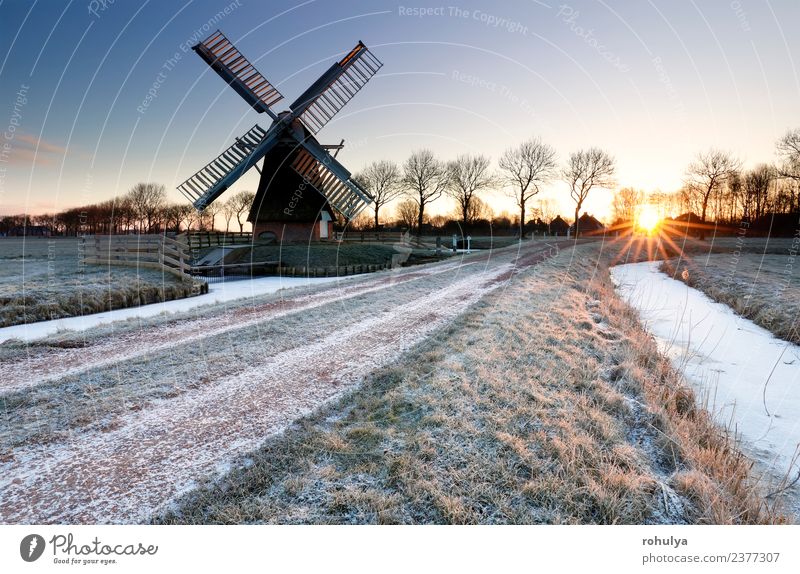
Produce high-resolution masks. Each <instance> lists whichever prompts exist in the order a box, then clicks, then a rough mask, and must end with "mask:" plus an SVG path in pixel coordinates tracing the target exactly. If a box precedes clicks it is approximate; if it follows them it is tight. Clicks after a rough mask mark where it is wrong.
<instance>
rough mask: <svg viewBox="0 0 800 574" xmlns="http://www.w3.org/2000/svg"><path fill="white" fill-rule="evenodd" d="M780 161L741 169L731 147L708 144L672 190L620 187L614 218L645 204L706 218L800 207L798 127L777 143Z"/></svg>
mask: <svg viewBox="0 0 800 574" xmlns="http://www.w3.org/2000/svg"><path fill="white" fill-rule="evenodd" d="M776 155H777V159H778V161H777V162H776V163H775V164H767V163H761V164H758V165H756V166H754V167H753V168H751V169H747V170H744V169H742V161H741V160H740V159H739V158H737V157H735V156H734V155H733V154H732V153H729V152H726V151H722V150H718V149H710V150H708V151H705V152H701V153H698V154H697V156H695V158H694V160H692V162H691V163H690V164H689V165H688V167H687V169H686V173H685V178H684V184H683V187H682V188H681V189H680V190H679V191H677V192H674V193H654V194H649V195H647V194H645V193H644V192H643V191H640V190H635V189H632V188H623V189H620V190H619V191H618V192H617V193H616V194H615V196H614V200H613V204H612V208H613V213H614V218H615V221H616V222H622V221H629V220H632V219H633V218H634V217H635V214H636V212H637V210H638V209H639V208H640V207H641V205H643V204H645V203H648V204H650V205H653V206H656V207H658V208H659V210H660V212H661V215H669V214H674V213H676V212H680V213H682V214H685V215H689V214H694V216H696V217H697V219H698V220H699V221H700V223H701V226H700V227H699V233H698V235H699V236H700V237H703V235H704V233H703V229H704V224H708V223H722V224H730V225H736V224H737V223H741V222H746V223H747V224H748V225H749V224H750V223H751V222H758V221H759V220H761V219H762V218H764V217H766V216H770V217H774V216H775V215H781V214H796V213H798V212H800V129H794V130H790V131H788V132H787V133H786V134H785V135H784V136H783V137H782V138H781V139H780V140H779V141H778V142H777V143H776Z"/></svg>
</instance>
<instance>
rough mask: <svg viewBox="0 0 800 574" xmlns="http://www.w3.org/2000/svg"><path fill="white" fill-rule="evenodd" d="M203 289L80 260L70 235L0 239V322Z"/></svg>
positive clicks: (76, 242)
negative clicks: (68, 236)
mask: <svg viewBox="0 0 800 574" xmlns="http://www.w3.org/2000/svg"><path fill="white" fill-rule="evenodd" d="M202 290H203V289H202V287H200V285H199V284H196V283H192V282H188V281H187V282H181V281H180V280H179V279H177V278H175V277H173V276H172V275H170V274H165V273H162V272H160V271H158V270H154V269H136V268H132V267H116V266H114V267H108V266H101V265H83V264H82V263H81V253H80V242H79V240H78V239H75V238H53V239H46V238H26V239H24V240H23V239H22V238H19V239H17V238H2V239H0V327H7V326H10V325H19V324H23V323H32V322H35V321H44V320H49V319H60V318H63V317H75V316H80V315H86V314H89V313H97V312H101V311H109V310H111V309H120V308H124V307H135V306H138V305H144V304H148V303H155V302H159V301H168V300H171V299H180V298H183V297H188V296H191V295H193V294H197V293H199V292H201V291H202Z"/></svg>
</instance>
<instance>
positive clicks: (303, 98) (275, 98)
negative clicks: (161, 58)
mask: <svg viewBox="0 0 800 574" xmlns="http://www.w3.org/2000/svg"><path fill="white" fill-rule="evenodd" d="M192 49H193V50H194V51H195V52H197V54H198V55H199V56H200V57H201V58H203V60H205V62H206V63H207V64H208V65H209V66H211V69H213V70H214V71H215V72H216V73H217V74H219V75H220V76H221V77H222V79H223V80H225V82H226V83H227V84H228V85H229V86H230V87H231V88H233V89H234V91H236V93H238V94H239V95H240V96H241V97H242V98H243V99H244V100H245V101H246V102H247V103H248V104H249V105H250V106H251V107H252V108H253V109H254V110H256V111H257V112H259V113H266V114H267V115H268V116H269V117H271V118H272V124H271V125H270V127H269V128H268V129H264V128H262V127H261V126H259V125H258V124H256V125H254V126H253V127H252V128H250V129H249V130H248V131H247V132H246V133H244V134H243V135H242V136H241V137H238V138H236V141H235V142H234V143H233V145H231V146H230V147H229V148H227V149H226V150H225V151H223V152H222V153H221V154H220V155H219V156H218V157H217V158H215V159H214V160H212V161H211V162H210V163H209V164H208V165H206V166H205V167H203V168H202V169H201V170H200V171H198V172H197V173H195V174H194V175H193V176H192V177H190V178H189V179H187V180H186V181H184V182H183V183H182V184H180V185H179V186H178V190H179V191H180V192H181V193H182V194H183V195H184V196H186V198H187V199H189V201H191V202H192V205H194V207H195V208H196V209H197V210H203V209H205V208H206V207H207V206H208V205H210V204H211V203H212V202H213V201H214V200H215V199H217V198H218V197H219V196H220V195H222V194H223V193H224V192H225V190H226V189H228V188H229V187H230V186H231V185H233V183H234V182H236V180H238V179H239V178H240V177H242V175H244V174H245V172H247V171H248V170H249V169H250V168H252V167H254V166H255V167H256V169H259V167H258V165H257V164H258V162H260V161H261V160H262V159H263V164H262V167H261V168H260V169H259V171H260V173H261V179H260V181H259V185H258V191H257V192H256V197H255V200H254V201H253V205H252V207H251V208H250V213H249V215H248V218H247V219H248V221H250V222H251V223H252V224H253V237H254V238H259V239H281V240H283V241H295V240H299V241H308V240H309V239H317V240H318V239H326V238H329V237H331V236H332V228H333V223H332V212H331V211H330V210H331V208H332V209H335V210H336V211H337V212H339V213H340V214H342V215H343V216H344V217H345V219H347V220H351V219H353V218H354V217H355V216H356V215H358V214H359V213H360V212H361V210H363V209H364V208H365V207H367V206H368V205H370V204H371V203H372V197H371V196H370V194H369V193H368V192H367V190H365V189H364V188H363V187H362V186H361V185H360V184H359V183H358V182H357V181H355V180H353V178H352V177H351V174H350V172H349V171H347V169H345V167H344V166H343V165H342V164H341V163H339V162H338V161H336V159H335V154H334V155H331V154H330V152H329V151H328V150H329V149H335V150H336V153H338V150H339V149H341V148H342V145H343V142H344V140H342V143H340V144H337V145H321V144H320V143H319V142H318V141H317V139H316V138H315V136H316V134H317V133H318V132H319V131H320V130H321V129H322V128H323V127H324V126H325V125H326V124H327V123H328V122H329V121H330V120H331V119H332V118H333V117H334V116H335V115H336V114H337V113H338V112H339V111H340V110H341V109H342V108H343V107H344V106H345V105H346V104H347V102H349V101H350V99H352V98H353V96H355V95H356V93H357V92H358V91H359V90H361V88H363V87H364V85H365V84H366V83H367V82H368V81H369V79H370V78H372V76H374V75H375V73H376V72H377V71H378V70H379V69H380V68H381V66H382V65H383V64H381V62H380V61H379V60H378V59H377V58H376V57H375V56H373V55H372V53H370V51H369V50H368V49H367V47H366V46H365V45H364V44H363V43H361V42H359V43H358V44H357V45H356V47H355V48H353V49H352V50H350V52H349V53H348V54H347V55H346V56H345V57H344V58H342V59H341V60H340V61H338V62H336V63H334V64H333V65H332V66H331V67H330V68H328V71H326V72H325V73H324V74H322V76H320V78H319V79H318V80H317V81H315V82H314V83H313V84H311V86H309V87H308V89H306V91H305V92H303V93H302V94H301V95H300V96H299V97H298V98H297V99H296V100H295V101H294V102H293V103H292V104H291V106H289V110H286V111H283V112H280V113H278V114H276V113H275V112H273V111H272V109H271V106H274V105H275V104H276V103H277V102H279V101H280V100H282V99H283V96H282V95H281V93H280V92H279V91H278V90H277V88H275V86H273V85H272V84H271V83H270V82H269V81H268V80H267V79H266V78H265V77H264V76H262V75H261V74H260V73H259V72H258V70H256V69H255V67H254V66H253V65H252V64H251V63H250V62H249V61H248V60H247V58H245V57H244V56H243V55H242V54H241V52H239V50H238V49H237V48H236V47H235V46H234V45H233V44H232V43H231V41H230V40H228V38H226V37H225V35H224V34H223V33H222V32H220V31H219V30H217V31H216V32H214V33H213V34H211V35H210V36H209V37H208V38H206V39H205V40H203V41H202V42H200V43H199V44H197V45H196V46H193V48H192ZM317 223H319V224H317Z"/></svg>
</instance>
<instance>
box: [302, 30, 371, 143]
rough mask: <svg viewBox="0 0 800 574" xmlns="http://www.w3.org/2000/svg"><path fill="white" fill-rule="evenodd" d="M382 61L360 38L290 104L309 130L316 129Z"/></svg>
mask: <svg viewBox="0 0 800 574" xmlns="http://www.w3.org/2000/svg"><path fill="white" fill-rule="evenodd" d="M381 66H383V64H382V63H381V62H380V60H378V59H377V58H376V57H375V56H373V55H372V53H371V52H370V51H369V49H367V47H366V46H365V45H364V44H362V43H361V42H359V43H358V44H357V45H356V47H355V48H353V49H352V50H350V52H349V53H348V54H347V56H345V57H344V58H342V60H341V61H339V62H337V63H335V64H334V65H333V66H331V67H330V68H329V69H328V71H327V72H325V73H324V74H323V75H322V76H321V77H320V78H319V79H318V80H317V81H316V82H314V83H313V84H311V87H310V88H308V89H307V90H306V91H305V92H303V95H301V96H300V97H299V98H297V100H295V102H294V103H293V104H292V105H291V106H290V107H291V109H292V112H293V114H294V115H295V116H299V117H300V119H301V120H302V121H303V123H304V124H305V125H306V127H308V129H309V130H310V131H311V132H312V133H315V134H316V133H317V132H319V130H321V129H322V128H323V127H324V126H325V124H327V123H328V122H329V121H330V120H331V118H333V116H335V115H336V114H337V113H338V112H339V110H341V109H342V108H343V107H344V106H345V104H347V102H349V101H350V100H351V99H352V98H353V96H355V95H356V93H358V91H359V90H360V89H361V88H363V87H364V86H365V85H366V83H367V82H368V81H369V80H370V78H372V76H374V75H375V74H376V73H377V72H378V70H379V69H380V68H381Z"/></svg>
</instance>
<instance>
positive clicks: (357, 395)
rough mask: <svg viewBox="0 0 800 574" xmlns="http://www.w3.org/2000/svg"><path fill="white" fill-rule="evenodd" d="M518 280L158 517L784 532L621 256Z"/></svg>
mask: <svg viewBox="0 0 800 574" xmlns="http://www.w3.org/2000/svg"><path fill="white" fill-rule="evenodd" d="M599 253H600V252H599V250H598V249H597V247H596V245H581V246H578V247H577V248H576V249H575V250H574V252H573V251H571V250H569V251H564V252H562V253H561V254H559V255H558V256H557V257H555V258H553V259H551V260H549V261H547V262H545V263H542V264H540V265H539V266H537V267H535V268H533V270H530V271H527V272H525V273H523V274H520V275H518V276H516V277H515V278H514V279H513V280H512V281H511V283H510V284H509V285H508V286H507V287H506V288H505V289H504V290H503V292H502V293H500V294H499V295H498V296H497V298H496V299H495V300H493V301H488V300H484V301H482V302H480V303H478V304H477V305H476V306H474V307H473V308H472V309H471V310H470V311H469V312H468V313H466V314H465V315H462V316H461V317H460V318H459V319H457V320H456V321H455V322H454V323H452V324H451V325H450V326H449V327H447V328H445V329H443V330H442V331H441V332H439V333H437V334H436V336H434V337H432V338H431V339H429V340H428V341H426V342H425V343H423V344H421V345H419V346H418V347H417V348H416V349H414V350H413V351H412V352H410V353H408V354H407V356H405V357H403V358H402V359H401V360H400V361H398V362H397V363H396V364H395V365H393V366H391V367H387V368H383V369H380V370H378V371H376V372H374V373H373V374H372V375H371V376H370V377H368V379H367V380H366V381H365V382H364V383H363V385H362V386H361V387H360V388H359V389H358V390H356V391H354V392H352V393H351V394H350V395H348V396H347V397H345V398H343V399H342V400H340V401H339V402H337V403H335V404H332V405H329V406H328V407H327V408H324V409H322V410H321V411H319V412H317V413H315V414H314V415H312V416H309V417H306V418H303V419H301V420H299V421H297V422H296V423H295V424H294V425H293V426H292V427H290V428H289V429H288V430H287V431H285V432H284V433H283V434H281V435H279V436H276V437H273V438H271V439H269V440H268V441H267V442H266V443H265V444H264V446H263V447H262V448H261V449H260V450H258V451H257V452H253V453H251V454H250V455H249V456H248V457H246V458H245V459H243V460H242V461H241V464H239V465H238V466H237V467H236V468H235V469H234V470H232V471H231V472H229V473H228V474H227V475H226V476H224V477H223V478H221V479H219V480H214V481H209V482H207V483H206V484H203V485H201V486H200V487H198V488H197V489H196V490H194V491H192V492H190V493H189V494H187V495H186V496H185V497H183V498H182V499H181V500H180V501H179V502H178V503H177V504H176V505H175V507H174V508H173V509H172V510H170V511H169V512H168V513H166V514H165V515H163V516H161V517H158V518H157V519H156V522H160V523H262V522H267V523H449V524H450V523H455V524H460V523H517V524H519V523H525V524H529V523H604V524H606V523H635V524H641V523H683V522H687V523H713V524H728V523H770V522H780V521H782V520H783V518H782V517H781V516H780V515H779V514H777V513H776V511H775V509H774V508H772V507H768V506H766V505H765V504H764V502H763V498H762V497H761V493H760V492H759V488H758V485H757V484H755V483H754V481H753V479H752V478H751V476H750V474H749V473H750V467H751V463H750V462H748V461H747V460H746V459H745V458H744V457H743V456H742V455H741V454H740V453H739V451H738V450H737V449H736V447H735V444H734V443H733V441H732V440H731V437H730V436H729V435H728V434H727V433H726V432H725V431H724V429H720V428H718V427H717V426H715V424H714V423H713V421H712V420H711V418H710V416H709V415H708V413H707V412H705V411H703V410H702V409H699V408H697V406H696V401H695V397H694V395H693V394H692V391H691V390H690V389H689V388H688V387H687V386H686V385H685V384H684V382H683V381H682V379H681V378H680V376H679V375H678V374H677V373H676V372H675V371H674V370H673V369H672V367H671V365H670V364H669V361H668V360H667V359H666V358H664V357H662V356H660V355H659V354H658V352H657V349H656V347H655V343H654V342H653V341H652V340H651V339H650V338H649V337H648V336H647V334H646V333H645V332H644V331H643V330H642V328H641V326H640V324H639V322H638V319H637V316H636V314H635V313H634V312H633V311H632V310H631V309H630V308H629V307H627V306H626V305H625V304H624V303H622V302H621V301H620V300H619V299H618V298H617V297H616V295H615V294H614V291H613V287H612V285H611V283H610V279H609V277H608V273H607V269H606V268H607V264H608V259H606V258H605V256H601V255H599Z"/></svg>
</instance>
